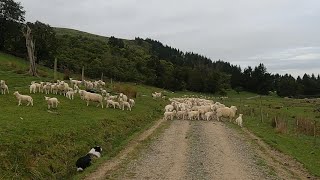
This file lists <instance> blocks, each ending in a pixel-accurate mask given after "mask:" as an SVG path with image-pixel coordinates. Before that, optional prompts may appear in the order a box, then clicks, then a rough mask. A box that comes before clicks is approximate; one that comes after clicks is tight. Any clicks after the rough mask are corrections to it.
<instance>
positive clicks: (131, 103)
mask: <svg viewBox="0 0 320 180" xmlns="http://www.w3.org/2000/svg"><path fill="white" fill-rule="evenodd" d="M129 104H130V106H131V107H133V106H134V105H135V104H136V103H135V101H134V99H129Z"/></svg>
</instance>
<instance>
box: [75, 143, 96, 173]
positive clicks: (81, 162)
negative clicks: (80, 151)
mask: <svg viewBox="0 0 320 180" xmlns="http://www.w3.org/2000/svg"><path fill="white" fill-rule="evenodd" d="M101 152H102V148H101V147H100V146H95V147H93V148H92V149H91V150H90V151H89V152H88V154H86V155H85V156H83V157H80V158H79V159H78V160H77V162H76V167H77V171H83V170H84V169H85V168H87V167H89V166H90V165H91V160H92V158H93V157H94V156H95V157H97V158H100V157H101Z"/></svg>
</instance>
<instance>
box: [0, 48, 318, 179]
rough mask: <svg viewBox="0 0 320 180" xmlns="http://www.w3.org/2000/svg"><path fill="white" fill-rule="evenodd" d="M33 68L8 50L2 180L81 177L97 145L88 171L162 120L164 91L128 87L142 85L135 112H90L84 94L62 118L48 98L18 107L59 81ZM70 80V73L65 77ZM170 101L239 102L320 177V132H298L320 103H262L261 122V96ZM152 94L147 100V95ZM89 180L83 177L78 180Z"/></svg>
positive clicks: (3, 69) (2, 58)
mask: <svg viewBox="0 0 320 180" xmlns="http://www.w3.org/2000/svg"><path fill="white" fill-rule="evenodd" d="M27 69H28V63H27V62H26V61H24V60H22V59H18V58H15V57H12V56H9V55H6V54H3V53H0V79H4V80H6V82H7V84H8V86H9V89H10V94H9V95H0V104H1V107H0V133H1V134H0V142H1V144H0V157H1V158H2V163H1V164H0V172H1V173H0V179H9V178H33V179H48V178H49V179H52V178H56V179H68V178H71V177H74V176H75V175H76V174H77V173H76V171H75V167H74V163H75V161H76V159H77V158H78V157H79V156H82V155H84V154H85V153H87V151H88V149H89V148H90V147H91V146H94V145H97V144H98V145H101V146H102V147H103V149H104V152H103V155H104V157H103V158H102V159H101V160H99V161H98V162H95V164H94V165H93V166H92V167H91V168H89V169H88V171H86V172H90V171H91V170H93V169H94V168H95V167H96V166H97V165H98V164H99V163H101V162H102V161H103V160H104V159H109V158H110V157H112V156H114V155H115V154H116V153H117V152H118V151H119V150H120V149H121V147H123V145H125V144H126V143H127V142H128V140H129V139H130V138H132V137H133V136H135V134H137V133H138V132H141V131H143V130H144V129H145V128H147V127H148V126H150V125H151V124H152V122H153V121H154V120H156V119H158V118H159V117H161V115H162V111H163V107H164V105H165V104H166V103H167V102H166V101H164V100H158V101H155V100H153V99H152V98H151V97H150V94H151V92H154V91H161V89H157V88H154V87H149V86H142V85H136V84H134V83H121V84H120V86H126V87H130V88H134V89H136V90H137V92H138V97H137V98H136V104H137V106H136V107H134V109H133V111H132V112H128V111H120V110H114V109H101V108H96V107H95V106H94V105H90V106H89V107H86V105H85V102H83V101H81V100H80V98H79V97H78V96H76V98H75V100H73V101H71V100H68V99H66V98H65V97H63V96H60V95H57V96H55V97H57V98H58V99H59V100H60V102H61V104H60V105H59V107H58V109H56V110H53V112H55V113H49V112H47V107H46V102H45V101H44V94H35V95H32V97H33V98H34V107H26V106H21V107H18V106H17V100H16V99H15V97H14V96H13V95H12V93H13V91H15V90H18V91H19V92H21V93H24V94H29V93H28V86H29V84H30V82H31V81H33V80H35V81H50V80H52V74H53V72H52V70H50V69H48V68H45V67H39V74H40V75H41V76H43V77H41V78H35V77H30V76H26V75H25V72H26V70H27ZM59 78H60V79H62V78H63V74H59ZM165 94H166V95H167V97H182V96H184V95H187V96H192V95H196V96H197V97H208V98H212V99H214V101H219V102H222V103H225V104H226V105H228V106H230V105H236V106H237V107H238V110H239V111H238V112H240V113H243V114H244V117H243V119H244V126H245V127H247V128H248V129H249V130H250V131H252V132H254V133H255V134H256V135H258V136H259V137H261V138H262V139H263V140H264V141H265V142H267V143H268V144H269V145H271V146H273V147H274V148H276V149H279V150H280V151H282V152H284V153H286V154H288V155H291V156H292V157H294V158H296V159H297V160H298V161H300V162H302V163H303V164H304V165H305V167H306V168H307V169H308V170H309V171H310V172H311V173H312V174H314V175H316V176H320V139H319V138H318V137H319V135H320V133H319V132H320V128H319V126H318V127H317V128H318V129H317V133H318V136H317V138H318V139H316V140H315V138H314V137H313V136H312V135H310V134H309V135H306V134H304V133H301V132H297V130H296V119H297V118H301V119H309V120H311V121H312V122H313V121H314V120H316V122H317V123H318V124H320V121H319V117H320V113H319V112H318V111H314V110H315V109H318V108H319V107H320V101H319V100H317V101H312V102H307V101H306V100H297V99H284V98H280V97H277V96H263V97H262V98H261V104H262V115H263V121H261V118H260V98H259V97H258V96H257V95H256V94H253V93H248V92H241V93H240V94H237V93H235V92H234V91H229V92H228V98H227V99H220V98H218V97H216V96H215V95H212V94H199V93H193V92H176V93H171V92H166V93H165ZM144 95H147V96H144ZM275 117H277V118H278V119H279V120H281V122H284V123H285V124H286V126H285V128H282V129H279V128H275V127H274V124H273V123H272V120H273V119H274V118H275ZM77 177H78V178H79V177H82V175H80V176H77Z"/></svg>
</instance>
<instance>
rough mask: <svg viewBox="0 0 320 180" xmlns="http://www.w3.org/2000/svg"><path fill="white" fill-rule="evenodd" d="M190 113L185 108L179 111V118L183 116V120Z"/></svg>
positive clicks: (177, 114)
mask: <svg viewBox="0 0 320 180" xmlns="http://www.w3.org/2000/svg"><path fill="white" fill-rule="evenodd" d="M187 115H188V113H187V111H185V110H183V111H177V113H176V116H177V118H178V119H180V118H182V120H184V118H185V117H186V116H187Z"/></svg>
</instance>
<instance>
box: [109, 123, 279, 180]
mask: <svg viewBox="0 0 320 180" xmlns="http://www.w3.org/2000/svg"><path fill="white" fill-rule="evenodd" d="M258 163H259V160H258V158H257V155H256V154H255V152H254V151H253V150H252V146H251V145H250V143H249V140H247V139H246V138H244V137H243V135H242V134H239V132H237V131H236V130H234V129H232V128H229V127H227V126H225V124H224V123H221V122H212V121H179V120H176V121H173V122H171V124H170V126H169V127H168V128H167V129H165V130H164V132H163V133H162V134H160V135H158V136H157V137H156V138H155V139H154V140H153V141H152V143H151V144H150V145H149V146H148V147H147V148H146V149H144V150H142V151H141V152H140V154H139V156H138V158H134V159H132V160H130V162H129V163H128V164H127V166H126V167H125V168H122V169H121V173H118V174H119V175H118V176H117V177H113V178H115V179H139V180H141V179H161V180H163V179H173V180H179V179H181V180H182V179H183V180H188V179H210V180H211V179H219V180H222V179H228V180H231V179H237V180H239V179H243V180H248V179H275V178H276V177H274V176H272V175H270V173H268V172H269V170H267V168H266V167H265V166H261V165H257V164H258ZM109 177H110V176H109ZM113 178H112V179H113Z"/></svg>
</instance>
